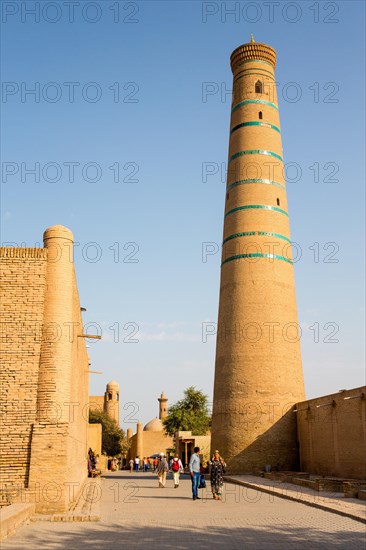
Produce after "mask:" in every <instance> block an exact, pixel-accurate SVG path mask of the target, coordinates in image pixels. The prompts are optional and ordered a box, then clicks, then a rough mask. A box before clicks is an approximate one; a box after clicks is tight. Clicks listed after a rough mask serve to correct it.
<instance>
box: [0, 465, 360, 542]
mask: <svg viewBox="0 0 366 550" xmlns="http://www.w3.org/2000/svg"><path fill="white" fill-rule="evenodd" d="M98 483H99V484H98ZM98 483H97V484H96V485H95V488H96V490H95V500H96V502H95V503H94V504H93V514H95V515H98V514H100V516H101V521H99V522H95V523H90V522H84V523H76V522H68V523H64V522H47V521H35V522H30V523H29V524H28V525H24V526H23V527H21V528H20V529H19V530H18V532H17V533H16V535H14V536H13V537H11V538H9V539H8V540H5V541H4V542H3V543H2V544H1V550H10V549H13V550H14V549H17V550H19V548H27V550H39V549H40V548H42V550H59V549H63V548H65V549H67V550H90V548H93V549H107V548H108V549H109V550H110V549H111V548H113V547H115V548H128V549H130V548H132V549H144V550H155V549H156V550H158V549H159V550H165V549H171V548H177V549H178V550H185V549H189V550H192V548H194V547H196V548H200V549H201V548H202V549H210V550H212V548H225V550H236V549H240V550H242V549H247V548H248V549H253V550H254V549H255V550H262V549H271V550H277V549H278V550H282V549H284V550H285V549H287V548H291V549H292V548H293V549H295V548H296V549H298V548H301V547H302V546H304V547H306V549H310V550H312V549H316V550H318V549H329V550H330V549H332V550H333V549H342V550H343V549H347V550H352V549H360V550H361V549H362V550H364V549H365V525H364V524H362V523H360V522H357V521H355V520H353V519H350V518H346V517H342V516H339V515H337V514H333V513H330V512H327V511H323V510H319V509H316V508H311V507H309V506H306V505H304V504H300V503H298V502H293V501H290V500H284V499H282V498H278V497H276V496H274V495H271V494H267V493H263V492H259V491H256V490H254V489H251V488H248V487H243V486H240V485H233V484H229V483H227V484H226V487H225V496H224V500H223V501H222V502H219V501H214V500H213V499H212V497H211V494H210V492H209V490H207V491H204V490H201V491H200V492H201V495H200V496H201V497H202V498H201V500H197V501H193V500H192V499H191V484H190V480H189V478H188V476H182V479H181V485H180V487H179V488H178V489H174V488H173V481H172V479H171V478H170V477H169V478H168V481H167V487H166V488H165V489H159V488H158V486H157V485H158V483H157V479H156V477H155V476H154V475H153V474H143V473H139V474H130V473H127V472H114V473H112V474H108V475H107V476H106V477H104V478H102V480H100V481H99V482H98ZM98 487H100V488H98Z"/></svg>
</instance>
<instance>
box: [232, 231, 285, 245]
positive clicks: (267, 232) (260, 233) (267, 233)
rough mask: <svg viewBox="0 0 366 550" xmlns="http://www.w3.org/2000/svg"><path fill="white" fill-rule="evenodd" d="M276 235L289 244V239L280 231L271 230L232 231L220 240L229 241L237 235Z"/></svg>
mask: <svg viewBox="0 0 366 550" xmlns="http://www.w3.org/2000/svg"><path fill="white" fill-rule="evenodd" d="M254 236H259V237H276V238H277V239H282V240H284V241H287V242H288V243H290V244H291V241H290V239H288V238H287V237H285V236H284V235H281V234H280V233H272V232H271V231H243V232H241V233H233V235H229V236H228V237H226V239H224V240H223V241H222V244H225V243H227V241H231V240H232V239H236V238H237V237H254Z"/></svg>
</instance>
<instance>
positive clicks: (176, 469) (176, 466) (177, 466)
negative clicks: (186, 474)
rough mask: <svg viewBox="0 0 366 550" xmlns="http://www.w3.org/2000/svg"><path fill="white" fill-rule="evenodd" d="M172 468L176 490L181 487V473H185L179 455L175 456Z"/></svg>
mask: <svg viewBox="0 0 366 550" xmlns="http://www.w3.org/2000/svg"><path fill="white" fill-rule="evenodd" d="M171 468H172V472H173V479H174V489H176V488H177V487H179V475H180V473H181V472H183V464H182V461H181V459H180V458H179V457H178V455H177V454H175V455H174V457H173V460H172V466H171Z"/></svg>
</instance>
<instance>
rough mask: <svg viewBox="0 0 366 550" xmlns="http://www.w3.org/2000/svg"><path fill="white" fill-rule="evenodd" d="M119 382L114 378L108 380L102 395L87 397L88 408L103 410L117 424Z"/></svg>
mask: <svg viewBox="0 0 366 550" xmlns="http://www.w3.org/2000/svg"><path fill="white" fill-rule="evenodd" d="M119 401H120V396H119V384H118V382H116V381H115V380H112V381H111V382H108V384H107V386H106V390H105V393H104V395H92V396H90V398H89V406H90V410H97V411H104V412H106V413H107V414H108V416H109V418H112V419H113V420H116V421H117V424H118V425H119Z"/></svg>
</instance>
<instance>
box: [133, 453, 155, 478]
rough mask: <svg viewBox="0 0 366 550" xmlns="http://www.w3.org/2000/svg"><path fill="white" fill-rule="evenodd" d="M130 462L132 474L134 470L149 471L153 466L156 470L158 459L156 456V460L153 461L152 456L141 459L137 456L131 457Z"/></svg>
mask: <svg viewBox="0 0 366 550" xmlns="http://www.w3.org/2000/svg"><path fill="white" fill-rule="evenodd" d="M128 464H129V467H130V472H131V474H132V472H133V471H135V472H138V471H139V470H142V471H143V472H149V471H150V470H151V469H152V468H153V470H154V472H155V470H156V466H157V464H158V459H157V458H154V460H153V461H151V458H150V457H149V456H144V458H143V459H142V460H140V458H139V457H138V456H136V457H135V459H133V458H131V459H130V461H129V463H128Z"/></svg>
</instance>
